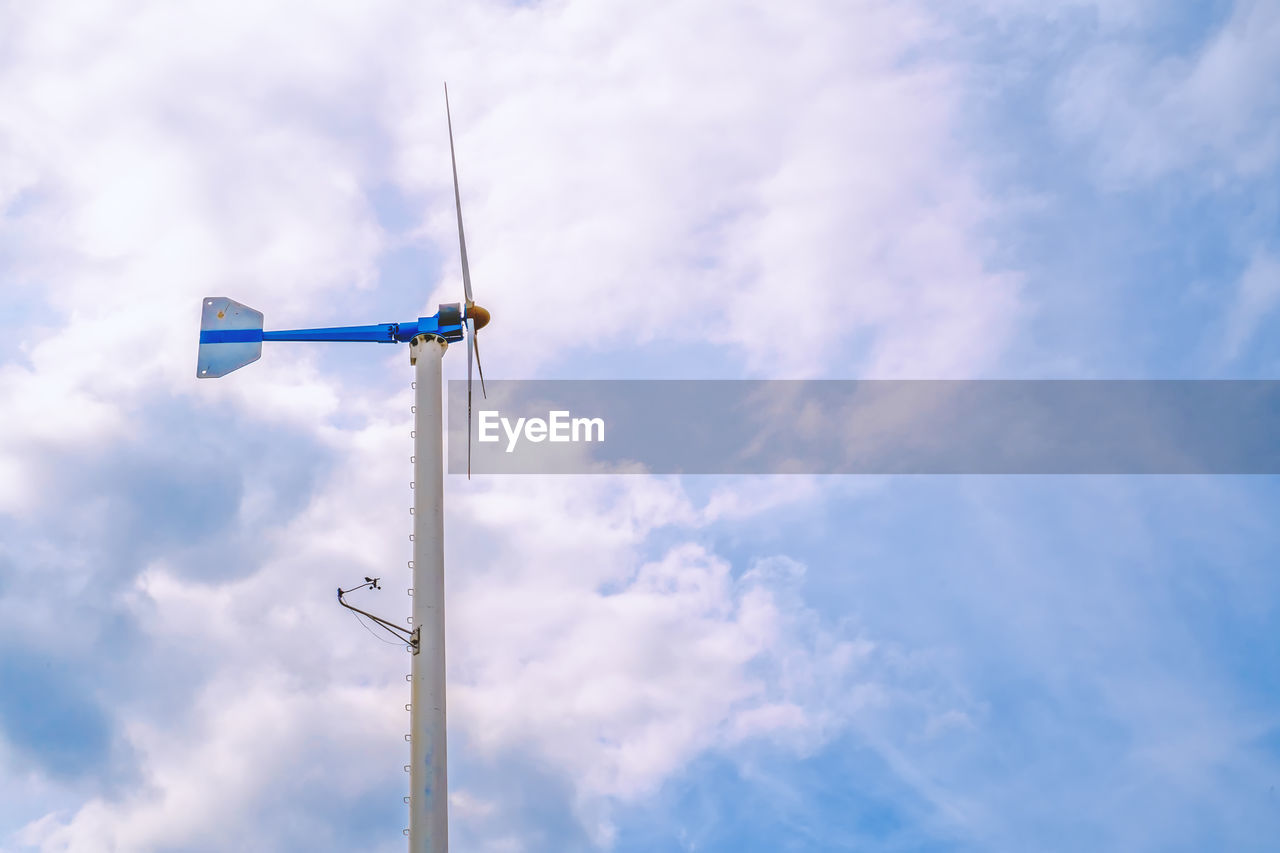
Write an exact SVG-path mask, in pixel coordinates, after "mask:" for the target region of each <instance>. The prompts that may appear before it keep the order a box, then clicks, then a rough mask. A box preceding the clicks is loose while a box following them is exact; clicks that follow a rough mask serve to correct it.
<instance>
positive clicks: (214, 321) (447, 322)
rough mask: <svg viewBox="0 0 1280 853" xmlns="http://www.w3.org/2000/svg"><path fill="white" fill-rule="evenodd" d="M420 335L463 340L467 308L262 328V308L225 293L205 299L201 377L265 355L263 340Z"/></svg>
mask: <svg viewBox="0 0 1280 853" xmlns="http://www.w3.org/2000/svg"><path fill="white" fill-rule="evenodd" d="M418 335H439V336H440V337H442V338H444V339H445V340H446V341H449V342H450V343H454V342H457V341H460V340H462V338H463V327H462V307H461V306H460V305H458V304H457V303H456V302H455V303H449V304H446V305H441V306H440V311H439V312H438V313H437V314H435V315H434V316H432V317H419V318H418V319H417V320H412V321H410V322H408V323H378V324H377V325H373V326H339V327H336V328H326V329H286V330H282V331H275V332H264V331H263V330H262V312H261V311H255V310H254V309H252V308H250V307H249V306H247V305H241V304H240V303H239V302H236V301H235V300H234V299H228V298H227V297H225V296H209V297H206V298H205V300H204V303H203V306H202V310H201V316H200V352H199V356H198V358H197V363H196V376H197V377H198V378H200V379H215V378H217V377H220V376H226V375H227V374H228V373H230V372H231V371H233V370H238V369H240V368H241V367H244V366H245V365H246V364H251V363H253V362H255V361H257V360H258V359H259V358H261V357H262V342H263V341H369V342H373V343H383V344H394V343H408V342H409V341H411V340H413V339H414V338H416V337H417V336H418Z"/></svg>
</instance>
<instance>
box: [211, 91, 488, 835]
mask: <svg viewBox="0 0 1280 853" xmlns="http://www.w3.org/2000/svg"><path fill="white" fill-rule="evenodd" d="M445 117H446V120H447V121H448V127H449V159H450V162H451V163H452V166H453V199H454V205H455V207H456V208H457V212H458V247H459V250H460V251H461V254H462V288H463V294H464V295H465V297H466V299H465V301H464V302H463V303H462V305H459V304H458V303H456V302H452V303H447V304H443V305H440V306H439V310H438V311H437V312H436V313H435V314H434V315H432V316H430V317H419V318H418V319H417V320H412V321H410V322H407V323H379V324H377V325H373V326H341V327H337V328H324V329H292V330H287V331H263V329H262V312H261V311H255V310H254V309H252V308H250V307H248V306H247V305H242V304H240V303H239V302H236V301H234V300H232V299H228V298H227V297H225V296H212V297H207V298H206V299H205V300H204V303H203V305H202V310H201V319H200V351H199V357H198V360H197V365H196V376H197V377H198V378H201V379H215V378H218V377H221V376H226V375H227V374H228V373H230V372H232V371H233V370H237V369H239V368H241V367H244V366H245V365H246V364H251V363H252V362H255V361H257V360H258V359H259V358H260V357H261V356H262V342H263V341H375V342H378V343H408V344H409V363H410V364H411V365H413V366H414V383H413V387H414V432H413V436H414V445H413V448H414V456H413V480H414V498H413V509H412V510H411V512H412V514H413V563H412V566H413V589H412V590H411V594H412V595H413V616H412V619H411V622H412V625H413V628H412V629H411V630H410V629H407V628H403V627H401V626H399V625H395V624H393V623H390V622H387V621H386V620H384V619H381V618H379V617H376V616H373V614H370V613H365V611H363V610H360V609H359V608H355V607H352V606H351V605H349V604H347V603H346V601H345V600H343V596H344V595H345V594H346V593H348V592H351V591H353V590H343V589H339V590H338V600H339V602H340V603H341V604H342V605H343V606H344V607H347V608H349V609H351V610H355V611H356V612H357V613H362V614H364V615H365V616H368V617H370V618H372V619H373V620H374V621H375V623H377V624H380V625H381V626H382V627H384V628H385V629H387V630H388V631H390V632H392V633H393V635H394V636H397V637H398V638H399V639H401V640H403V641H404V642H405V643H406V644H407V645H408V647H409V648H410V650H411V651H412V652H413V665H412V672H411V673H410V676H409V677H410V680H411V681H412V683H413V689H412V696H411V701H412V703H411V705H410V722H409V729H410V731H409V739H410V744H411V745H410V757H411V763H410V764H409V765H407V767H406V769H407V770H408V771H409V789H410V793H409V797H408V800H409V828H408V830H406V831H407V833H408V835H409V851H410V853H447V851H448V849H449V824H448V787H447V779H448V777H447V773H446V770H447V760H446V752H445V748H446V740H445V685H444V664H445V658H444V455H443V423H442V416H443V410H442V401H441V362H442V359H443V357H444V353H445V350H446V349H448V346H449V344H450V343H456V342H458V341H461V340H463V339H464V338H465V339H466V340H467V476H468V477H469V476H470V475H471V361H472V355H473V353H474V356H475V363H476V367H477V369H478V370H479V373H480V390H481V393H483V392H484V370H483V368H481V367H480V349H479V347H478V345H477V343H476V332H477V331H479V330H480V329H482V328H484V327H485V326H486V325H487V324H488V322H489V312H488V311H486V310H485V309H484V308H482V307H480V306H479V305H477V304H476V303H475V298H474V297H473V296H472V294H471V270H470V268H469V266H468V264H467V238H466V235H465V234H464V232H463V229H462V197H461V195H460V194H459V192H458V161H457V158H456V156H455V155H454V151H453V117H452V115H450V112H449V87H448V85H447V84H446V86H445ZM365 581H366V582H365V584H362V585H361V586H358V587H355V588H354V589H361V588H365V587H369V588H372V589H377V588H379V587H378V585H377V579H376V578H365ZM397 632H398V633H397Z"/></svg>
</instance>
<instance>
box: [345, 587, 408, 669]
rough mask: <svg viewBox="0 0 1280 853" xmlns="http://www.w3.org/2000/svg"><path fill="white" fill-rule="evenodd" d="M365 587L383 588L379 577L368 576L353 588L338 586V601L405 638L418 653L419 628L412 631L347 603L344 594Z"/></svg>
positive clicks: (397, 635) (400, 637)
mask: <svg viewBox="0 0 1280 853" xmlns="http://www.w3.org/2000/svg"><path fill="white" fill-rule="evenodd" d="M365 587H369V588H371V589H381V588H382V587H380V586H378V578H366V579H365V582H364V583H362V584H360V586H353V587H352V588H351V589H343V588H342V587H338V603H339V604H341V605H342V606H343V607H345V608H347V609H348V610H354V611H355V612H356V613H359V614H360V615H361V616H367V617H368V618H370V619H372V620H373V621H374V622H377V623H378V624H379V625H381V626H382V627H383V628H384V629H386V630H387V631H390V632H391V633H392V634H393V635H394V636H395V637H396V639H398V640H403V641H404V642H406V643H408V644H409V648H410V649H412V650H413V653H414V654H415V655H416V654H417V653H418V629H417V628H414V629H413V630H412V631H410V630H409V629H408V628H405V627H404V626H403V625H397V624H396V623H394V622H388V621H387V620H386V619H383V618H382V617H381V616H374V615H373V614H372V613H370V612H369V611H367V610H361V609H360V608H359V607H355V606H352V605H350V604H347V601H346V599H345V598H343V596H344V595H346V594H347V593H349V592H355V591H356V590H357V589H364V588H365Z"/></svg>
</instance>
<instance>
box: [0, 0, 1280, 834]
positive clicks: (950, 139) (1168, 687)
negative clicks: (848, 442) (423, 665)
mask: <svg viewBox="0 0 1280 853" xmlns="http://www.w3.org/2000/svg"><path fill="white" fill-rule="evenodd" d="M937 5H938V4H925V3H914V2H906V3H902V2H898V3H887V2H879V0H859V2H856V3H852V4H851V3H833V2H825V0H805V2H801V3H794V4H786V6H785V8H784V7H781V6H779V5H778V4H754V5H742V4H727V3H715V2H683V3H678V4H662V3H631V2H623V3H616V4H593V3H586V2H579V0H560V2H547V3H532V4H529V3H525V4H515V5H505V4H500V3H482V4H472V5H469V6H466V7H465V8H456V7H452V6H445V5H441V4H410V3H401V2H392V0H386V2H376V3H370V4H362V5H360V7H359V8H356V7H355V6H353V5H352V4H332V5H324V4H310V3H309V4H299V3H277V4H219V5H217V6H208V7H203V8H197V7H184V8H178V7H176V6H174V5H172V4H165V3H153V2H127V3H114V4H94V3H87V2H86V3H73V4H59V5H58V6H56V7H55V6H50V5H48V4H45V5H44V6H39V7H37V6H28V7H19V6H13V7H10V8H7V9H5V10H4V11H3V12H0V34H2V35H0V94H2V97H0V102H3V103H4V104H5V105H6V106H5V109H4V110H0V163H3V164H4V166H3V168H0V281H3V290H2V291H0V293H2V294H3V295H2V296H0V399H3V400H4V401H5V417H4V418H3V419H0V790H3V791H4V794H5V795H4V797H3V798H0V850H3V851H6V853H8V851H14V853H18V851H24V853H25V851H40V853H53V851H67V852H68V853H80V852H81V851H84V853H96V851H103V850H116V851H156V853H159V851H206V850H208V851H212V850H227V849H252V850H259V849H260V850H280V851H291V850H308V851H324V850H334V851H346V850H356V849H359V850H377V851H381V850H399V849H403V838H402V836H401V835H400V830H401V827H402V826H403V825H404V820H405V818H406V815H405V810H404V807H403V804H402V803H401V797H402V796H403V795H404V793H405V792H406V791H407V784H406V780H405V778H404V774H403V773H402V772H401V770H400V768H401V766H402V765H403V764H404V763H405V761H407V750H406V749H405V744H404V741H403V738H402V735H403V733H404V731H405V730H406V725H407V715H406V714H404V712H403V706H404V703H405V702H407V701H408V691H407V686H406V685H405V684H404V681H403V673H404V672H405V671H406V662H405V660H404V658H403V655H402V653H400V652H398V651H397V650H396V649H393V648H391V647H389V646H383V645H380V644H378V643H376V642H375V641H374V640H373V639H372V638H371V637H370V636H369V635H368V634H367V633H365V632H364V631H363V630H362V629H361V628H360V626H359V625H358V624H356V623H355V622H354V621H353V620H352V619H351V618H350V615H349V614H346V613H344V612H342V611H341V610H340V608H338V607H337V605H336V604H335V603H334V602H333V600H332V590H333V589H334V587H336V586H338V585H339V584H347V583H350V582H352V581H355V580H358V579H359V578H361V577H363V576H364V575H366V574H379V575H381V576H383V577H384V578H386V579H387V582H386V590H385V591H384V592H382V593H379V595H380V596H381V597H380V598H378V599H377V600H376V605H375V606H377V607H378V610H379V612H387V613H389V614H392V615H394V614H396V613H397V612H398V611H397V609H396V608H397V606H403V607H405V608H407V607H408V605H407V600H406V599H405V598H404V597H403V595H402V594H401V593H402V589H403V587H405V586H407V581H408V570H407V569H406V568H405V561H406V560H408V559H409V557H410V553H409V543H408V539H407V534H408V522H409V517H408V513H407V506H408V504H409V497H410V494H409V489H408V480H409V477H410V468H409V464H408V456H409V454H410V453H411V445H410V441H409V436H408V431H409V429H410V415H409V404H410V396H409V379H410V372H409V367H408V363H407V353H406V352H405V351H404V349H403V348H390V347H374V346H372V345H370V346H368V347H363V348H360V347H354V348H351V349H347V348H345V347H337V346H334V347H329V348H327V349H326V348H323V347H318V346H315V347H313V346H310V345H289V346H284V345H281V346H278V347H272V348H269V349H268V350H267V352H266V353H265V354H264V357H263V359H262V361H261V362H259V363H257V364H254V365H252V366H251V367H250V368H248V369H246V370H243V371H240V372H238V373H236V374H233V375H232V376H230V377H227V378H225V379H223V380H219V381H218V382H197V381H196V380H195V378H194V364H195V340H196V332H197V325H198V317H199V308H198V306H199V300H200V299H201V297H203V296H206V295H227V296H230V297H232V298H235V299H238V300H240V301H242V302H245V303H248V304H250V305H253V306H254V307H256V308H258V309H260V310H262V311H263V312H264V313H265V314H266V316H267V321H268V324H269V325H270V326H276V327H291V326H295V325H296V326H303V325H312V324H315V325H322V324H326V323H345V322H352V323H366V322H384V321H396V320H402V319H409V318H411V317H415V316H417V315H418V314H423V313H426V314H429V313H432V312H433V311H434V307H433V306H434V305H435V304H436V303H438V302H440V301H445V300H449V301H453V300H456V299H458V298H460V292H459V291H460V284H459V265H458V260H457V250H456V232H455V230H454V227H455V226H454V222H453V209H452V199H451V187H450V185H449V170H448V151H447V137H446V136H445V134H444V121H443V119H444V116H443V98H442V92H441V89H440V81H441V80H442V79H445V78H447V79H448V80H449V81H450V84H451V85H450V89H451V95H452V97H453V107H454V123H455V128H456V130H457V142H458V156H459V173H460V177H461V179H462V191H463V201H464V205H465V211H466V214H467V227H468V248H469V250H470V254H471V260H472V273H473V277H474V281H475V284H476V290H477V295H478V296H480V297H481V301H482V302H483V303H484V304H486V305H487V306H488V307H489V308H491V309H492V310H493V313H494V321H493V325H492V326H491V327H490V328H489V329H486V334H485V338H486V339H485V342H484V347H485V348H484V356H485V365H486V367H487V369H488V371H489V374H490V375H491V376H493V377H501V378H531V377H537V378H602V377H619V378H657V377H663V378H666V377H672V378H717V379H725V378H745V377H751V378H784V377H785V378H809V377H824V378H854V377H876V378H940V377H945V378H992V377H996V378H1274V377H1275V376H1276V374H1277V371H1278V370H1280V336H1277V335H1275V334H1272V332H1273V331H1274V330H1275V329H1276V325H1277V321H1278V319H1280V228H1278V227H1277V222H1280V194H1278V193H1277V192H1276V188H1277V184H1278V178H1280V94H1278V92H1280V90H1277V89H1276V87H1275V86H1274V85H1273V83H1272V82H1271V81H1274V80H1275V79H1277V78H1280V11H1278V10H1277V7H1276V6H1275V4H1273V3H1268V2H1264V0H1255V2H1249V0H1239V2H1235V3H1228V2H1214V3H1207V4H1194V5H1191V4H1184V5H1182V6H1180V7H1178V8H1176V9H1175V8H1171V7H1170V6H1169V4H1161V3H1155V2H1148V0H1115V2H1106V3H1104V2H1099V1H1098V0H1056V2H1051V3H1020V2H1014V0H966V2H962V3H956V4H948V5H946V6H945V8H942V9H939V8H937ZM462 355H463V354H462V353H461V351H460V350H459V349H457V348H455V350H454V351H453V352H452V353H451V354H450V357H448V358H446V367H445V370H446V375H447V376H450V377H454V378H456V377H458V376H459V375H461V372H462V371H463V370H464V367H463V361H465V359H464V358H462ZM446 501H447V506H448V527H447V548H448V551H447V561H448V562H447V564H448V572H449V616H450V623H449V635H448V642H449V650H450V659H449V689H450V693H449V702H450V726H451V730H450V739H451V740H450V753H449V754H450V768H449V770H450V780H451V787H452V799H451V833H452V837H453V843H454V846H455V848H456V849H466V850H477V851H494V853H499V851H531V853H532V852H533V851H572V850H581V851H596V850H614V851H650V850H673V851H674V850H687V851H720V850H724V851H728V850H768V851H774V850H794V851H823V850H843V849H851V850H866V851H935V850H936V851H988V850H994V851H1025V850H1063V851H1074V850H1091V851H1092V850H1125V851H1135V850H1161V851H1165V850H1219V849H1231V850H1265V849H1269V848H1270V846H1273V845H1272V840H1273V839H1274V838H1276V837H1280V795H1278V794H1277V793H1276V786H1277V784H1278V783H1280V676H1278V675H1277V670H1276V667H1275V665H1274V659H1275V652H1276V648H1277V646H1276V640H1275V638H1276V636H1277V635H1278V634H1280V631H1278V630H1277V629H1278V628H1280V625H1278V620H1280V613H1278V612H1277V602H1280V580H1277V575H1276V572H1275V565H1276V562H1277V560H1276V555H1277V554H1280V534H1278V533H1277V532H1276V527H1275V524H1274V518H1275V516H1276V512H1277V508H1278V507H1280V486H1278V485H1277V483H1276V482H1275V480H1274V478H1268V477H1212V478H1211V477H1150V478H1126V477H1008V478H996V477H903V478H838V477H831V478H818V477H815V478H805V477H787V478H774V479H767V478H713V477H694V478H683V479H682V478H665V477H663V478H658V477H654V478H646V477H632V478H619V479H611V478H559V479H556V478H547V479H538V478H516V477H512V478H477V479H475V480H472V481H470V482H467V481H466V480H465V479H460V478H456V477H455V478H450V479H449V481H448V482H447V484H446ZM398 603H401V604H398ZM405 612H407V609H406V610H405Z"/></svg>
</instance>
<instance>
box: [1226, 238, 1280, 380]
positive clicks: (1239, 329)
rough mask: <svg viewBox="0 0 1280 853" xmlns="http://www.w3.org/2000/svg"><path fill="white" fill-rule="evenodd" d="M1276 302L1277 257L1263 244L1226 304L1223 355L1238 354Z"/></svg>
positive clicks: (1279, 293) (1279, 290) (1279, 297)
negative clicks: (1231, 299)
mask: <svg viewBox="0 0 1280 853" xmlns="http://www.w3.org/2000/svg"><path fill="white" fill-rule="evenodd" d="M1278 304H1280V259H1278V258H1276V256H1275V255H1273V254H1271V253H1270V252H1268V251H1267V250H1266V249H1264V248H1259V249H1256V250H1255V251H1254V253H1253V255H1252V257H1251V258H1250V259H1249V264H1248V266H1247V267H1245V270H1244V272H1243V273H1241V274H1240V282H1239V284H1238V285H1237V286H1236V294H1235V299H1234V300H1233V301H1232V303H1231V304H1230V305H1229V306H1228V308H1227V315H1226V333H1225V334H1226V337H1225V341H1224V344H1223V354H1224V356H1225V357H1226V358H1227V359H1233V358H1236V357H1237V356H1238V355H1240V353H1241V351H1242V350H1243V349H1244V348H1245V347H1246V346H1248V344H1249V342H1250V341H1251V340H1252V339H1253V337H1254V335H1255V334H1256V333H1257V331H1258V328H1259V326H1261V325H1262V323H1263V321H1264V320H1266V319H1267V317H1268V316H1270V314H1271V312H1272V311H1274V310H1275V308H1276V305H1278Z"/></svg>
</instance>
